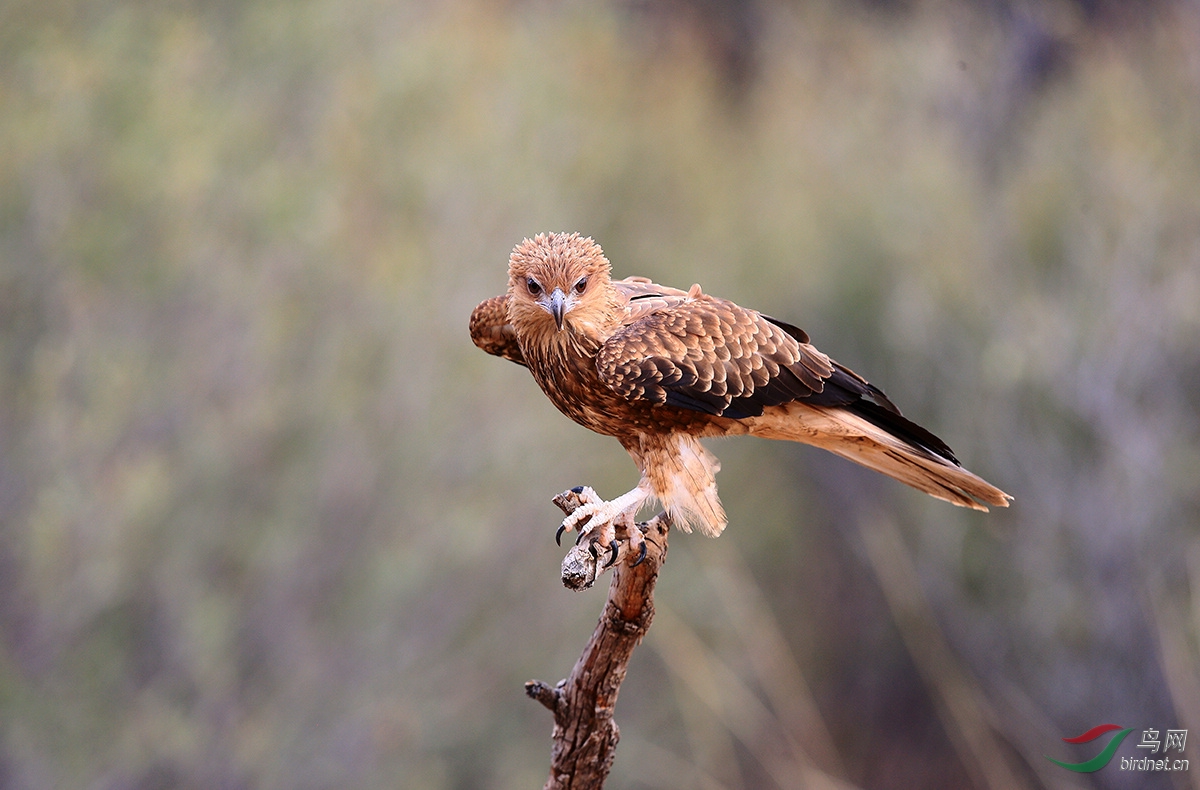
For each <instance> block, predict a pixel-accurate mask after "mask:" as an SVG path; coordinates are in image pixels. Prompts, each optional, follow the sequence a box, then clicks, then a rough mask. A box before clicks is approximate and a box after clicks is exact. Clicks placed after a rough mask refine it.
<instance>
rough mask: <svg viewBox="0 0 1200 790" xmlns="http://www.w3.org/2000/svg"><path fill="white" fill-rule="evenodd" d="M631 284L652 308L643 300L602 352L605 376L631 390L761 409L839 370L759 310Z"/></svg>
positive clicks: (819, 386)
mask: <svg viewBox="0 0 1200 790" xmlns="http://www.w3.org/2000/svg"><path fill="white" fill-rule="evenodd" d="M627 287H629V288H630V290H634V289H635V288H636V293H634V294H632V295H631V296H630V301H631V304H635V303H647V304H646V307H650V306H651V305H653V309H646V307H642V306H641V304H639V306H638V308H637V309H636V310H635V311H631V315H630V320H629V321H628V323H627V324H626V326H624V327H623V328H621V329H620V330H618V331H617V332H616V333H614V334H613V335H612V336H611V337H609V338H608V340H607V341H606V342H605V343H604V345H603V346H602V347H601V348H600V352H599V354H598V355H597V358H596V368H597V370H598V372H599V374H600V378H601V380H602V381H604V383H605V384H607V385H608V386H609V387H611V388H612V389H613V390H614V391H616V392H617V393H618V394H620V395H622V396H623V397H625V398H628V399H630V400H649V401H652V402H654V403H662V404H667V405H671V406H678V407H680V408H685V409H692V410H694V411H702V412H705V413H708V414H713V415H717V416H725V417H735V418H740V417H750V416H758V415H760V414H762V410H763V408H765V407H767V406H774V405H778V404H780V403H786V402H788V401H792V400H796V399H797V398H805V397H810V396H812V395H814V394H817V393H820V392H821V391H822V390H823V389H824V387H825V382H824V380H823V378H822V377H821V376H820V375H818V374H819V373H825V375H826V376H828V375H829V374H831V373H832V372H833V370H834V369H833V367H832V365H831V363H830V361H829V359H828V358H827V357H826V356H825V355H824V354H822V353H821V352H819V351H817V350H816V349H815V348H813V347H812V346H809V345H807V344H806V343H805V344H802V343H800V342H799V341H798V340H797V339H796V337H795V336H794V335H793V334H791V333H789V331H788V329H786V328H785V327H783V326H780V325H778V324H777V323H775V322H772V321H770V320H769V319H767V318H766V317H765V316H763V315H761V314H760V313H757V312H755V311H753V310H747V309H745V308H743V307H739V306H738V305H736V304H734V303H733V302H729V301H726V300H724V299H717V298H714V297H711V296H708V295H706V294H701V293H698V290H697V291H695V292H694V293H685V292H683V291H678V290H676V289H665V288H661V289H660V288H657V286H653V283H642V282H638V283H630V284H629V285H628V286H627ZM792 329H794V327H793V328H792ZM795 332H796V333H799V334H800V335H802V336H803V333H802V332H799V330H795Z"/></svg>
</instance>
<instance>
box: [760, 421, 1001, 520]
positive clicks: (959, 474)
mask: <svg viewBox="0 0 1200 790" xmlns="http://www.w3.org/2000/svg"><path fill="white" fill-rule="evenodd" d="M876 412H878V413H876ZM744 422H746V423H749V426H748V427H749V429H750V433H751V434H752V435H754V436H761V437H763V438H765V439H784V440H787V441H793V442H803V443H804V444H811V445H813V446H814V447H820V448H821V449H823V450H828V451H829V452H831V453H836V454H837V455H840V456H842V457H843V458H847V459H849V460H851V461H854V462H855V463H857V464H862V465H863V466H865V467H867V468H868V469H874V470H875V471H877V472H882V473H883V474H885V475H887V476H888V477H892V478H895V479H896V480H899V481H900V482H901V483H905V484H907V485H910V486H912V487H913V488H916V489H918V490H919V491H924V492H925V493H926V494H929V495H930V496H934V497H937V498H938V499H943V500H945V501H947V502H951V503H953V504H955V505H959V506H961V507H969V508H974V509H975V510H985V511H986V510H987V506H988V505H994V506H996V507H1008V503H1009V500H1011V499H1012V497H1011V496H1009V495H1008V494H1006V493H1004V492H1003V491H1001V490H1000V489H999V488H996V487H995V486H994V485H992V484H991V483H989V482H987V481H986V480H984V479H983V478H981V477H979V476H978V475H976V474H973V473H971V472H969V471H967V470H966V469H964V468H963V467H962V466H961V465H960V464H959V463H958V460H957V459H955V457H954V454H953V453H951V452H950V448H949V447H946V445H945V443H943V442H942V441H941V440H940V439H938V438H937V437H936V436H934V435H933V434H931V433H929V432H928V431H926V430H925V429H924V428H922V427H921V426H919V425H917V424H916V423H913V422H911V421H909V420H907V419H905V418H904V417H901V416H900V415H899V414H897V413H893V412H891V411H886V412H885V411H884V410H879V409H874V408H872V409H871V410H870V411H869V412H868V413H866V414H859V413H856V412H854V411H850V410H849V409H846V408H838V407H825V406H811V405H809V404H806V403H802V402H793V403H788V404H784V405H781V406H776V407H772V408H768V409H766V410H764V412H763V414H762V416H760V417H753V418H750V419H748V420H745V421H744Z"/></svg>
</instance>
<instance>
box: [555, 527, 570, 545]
mask: <svg viewBox="0 0 1200 790" xmlns="http://www.w3.org/2000/svg"><path fill="white" fill-rule="evenodd" d="M566 529H567V525H566V524H562V525H560V526H559V528H558V532H555V533H554V545H556V546H561V545H562V534H563V532H565V531H566Z"/></svg>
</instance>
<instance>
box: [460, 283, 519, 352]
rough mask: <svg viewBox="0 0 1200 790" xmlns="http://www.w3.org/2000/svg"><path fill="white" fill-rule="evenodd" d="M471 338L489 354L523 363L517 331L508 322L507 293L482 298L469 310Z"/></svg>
mask: <svg viewBox="0 0 1200 790" xmlns="http://www.w3.org/2000/svg"><path fill="white" fill-rule="evenodd" d="M471 340H472V342H474V343H475V345H477V346H479V347H480V348H482V349H483V350H484V351H486V352H488V353H489V354H495V355H496V356H498V357H504V358H505V359H507V360H511V361H513V362H516V363H517V364H518V365H524V364H525V357H524V356H523V355H522V354H521V346H520V344H519V343H517V333H516V332H514V331H513V328H512V325H511V324H510V323H508V295H507V294H502V295H500V296H493V297H492V298H491V299H484V300H483V301H482V302H480V303H479V304H478V305H477V306H476V307H475V309H474V310H472V311H471Z"/></svg>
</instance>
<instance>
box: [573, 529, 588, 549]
mask: <svg viewBox="0 0 1200 790" xmlns="http://www.w3.org/2000/svg"><path fill="white" fill-rule="evenodd" d="M586 534H587V533H586V532H580V533H579V537H577V538H575V545H576V546H578V545H579V541H581V540H583V536H584V535H586Z"/></svg>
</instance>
